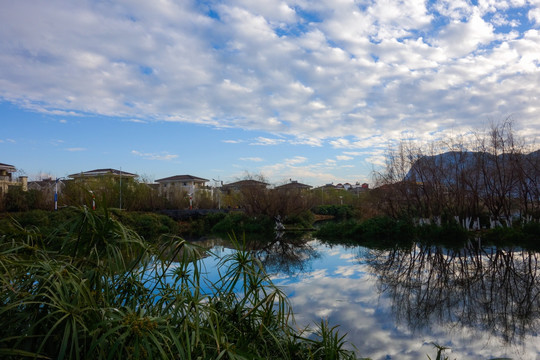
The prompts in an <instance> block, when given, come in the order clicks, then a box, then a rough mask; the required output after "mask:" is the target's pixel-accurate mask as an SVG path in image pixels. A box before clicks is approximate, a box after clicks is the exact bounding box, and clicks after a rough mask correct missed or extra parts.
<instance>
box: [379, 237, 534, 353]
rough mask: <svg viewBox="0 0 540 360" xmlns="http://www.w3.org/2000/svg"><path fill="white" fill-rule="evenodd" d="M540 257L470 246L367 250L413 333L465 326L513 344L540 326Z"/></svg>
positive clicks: (399, 315) (382, 288)
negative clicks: (539, 273)
mask: <svg viewBox="0 0 540 360" xmlns="http://www.w3.org/2000/svg"><path fill="white" fill-rule="evenodd" d="M538 255H539V254H538V253H536V252H533V251H527V250H523V249H518V248H496V247H481V246H478V244H477V243H476V242H470V243H469V244H468V245H467V246H465V247H464V248H462V249H446V248H443V247H440V246H430V245H416V246H414V247H413V248H412V249H406V250H405V249H393V250H371V251H370V256H369V264H370V266H371V268H372V269H373V271H374V273H375V274H377V276H378V277H379V290H380V291H381V292H384V293H387V294H389V296H390V297H391V299H392V302H393V305H392V312H393V313H394V314H395V316H396V321H397V322H406V324H407V325H408V326H409V327H410V329H411V330H413V331H414V330H419V329H424V328H429V327H430V325H433V324H436V323H437V324H442V325H447V326H448V327H449V328H451V327H455V330H456V331H457V330H459V329H460V328H461V327H463V326H465V327H469V328H471V329H477V330H479V331H487V332H488V333H491V334H492V335H494V336H497V337H501V338H502V339H503V341H504V342H506V343H517V342H522V341H523V340H524V338H525V337H526V336H527V335H532V334H534V333H535V331H536V329H538V325H540V324H539V317H540V283H539V281H538V271H539V270H538Z"/></svg>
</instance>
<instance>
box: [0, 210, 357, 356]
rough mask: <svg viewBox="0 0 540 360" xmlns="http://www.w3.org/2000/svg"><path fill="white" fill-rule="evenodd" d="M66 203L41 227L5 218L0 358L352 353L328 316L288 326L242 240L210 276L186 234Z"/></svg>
mask: <svg viewBox="0 0 540 360" xmlns="http://www.w3.org/2000/svg"><path fill="white" fill-rule="evenodd" d="M72 212H73V216H72V217H70V218H69V219H68V220H67V221H66V222H65V223H64V224H63V225H62V226H60V227H58V229H57V230H56V231H52V232H50V233H48V234H42V233H41V232H40V230H39V228H36V227H32V226H30V225H28V224H27V226H22V225H20V224H17V223H14V224H12V226H13V227H14V228H15V229H16V231H15V232H12V233H10V235H9V236H7V235H3V236H0V318H1V319H2V327H0V356H1V357H2V358H4V359H20V358H36V359H354V358H355V355H354V353H353V352H351V351H349V350H347V349H346V348H345V345H346V341H345V336H344V335H341V334H339V333H338V331H337V327H330V326H329V325H328V324H326V323H324V322H322V323H321V325H320V326H319V330H318V331H317V337H316V338H315V339H311V338H307V337H306V336H304V334H303V333H302V332H300V333H299V332H298V331H296V330H294V328H293V324H294V322H293V320H294V319H293V313H292V309H291V307H290V304H289V302H288V299H287V297H286V296H285V294H284V293H283V292H282V291H281V290H280V289H279V288H277V287H276V286H274V285H273V284H272V282H271V280H270V278H269V277H268V275H267V274H266V273H265V271H264V268H263V266H262V264H261V263H260V262H259V261H258V260H257V259H255V258H254V257H252V256H251V253H250V252H249V251H248V250H246V249H245V248H244V247H243V244H242V243H239V242H237V245H238V250H237V251H236V252H234V253H233V254H231V255H229V256H227V257H225V258H223V259H221V261H220V263H219V269H218V270H219V273H220V275H221V278H220V279H219V280H218V281H216V282H215V283H210V282H209V281H208V280H207V279H206V278H205V277H204V276H203V272H202V271H201V269H200V266H201V265H200V259H201V257H202V256H203V254H202V249H200V248H198V247H197V246H195V245H192V244H189V243H187V242H186V241H184V240H183V239H180V238H177V237H174V236H173V237H163V238H162V241H161V244H160V246H157V245H153V244H150V243H148V242H147V241H145V240H144V238H143V237H141V236H140V235H139V234H137V233H136V232H134V231H133V230H131V229H129V228H128V227H126V226H125V225H123V224H122V223H121V222H120V221H119V220H118V219H117V218H116V216H115V215H114V214H113V213H110V212H108V211H107V210H106V209H103V210H101V211H100V212H95V211H91V210H88V209H84V208H83V209H76V210H72ZM156 259H161V261H156ZM173 261H174V263H173ZM167 270H171V271H167ZM203 285H204V286H203ZM203 288H209V289H210V291H204V292H203V291H202V289H203Z"/></svg>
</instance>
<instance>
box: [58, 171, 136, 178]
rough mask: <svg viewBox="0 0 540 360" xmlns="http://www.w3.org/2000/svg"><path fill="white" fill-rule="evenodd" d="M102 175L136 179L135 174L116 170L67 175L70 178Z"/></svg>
mask: <svg viewBox="0 0 540 360" xmlns="http://www.w3.org/2000/svg"><path fill="white" fill-rule="evenodd" d="M104 175H118V176H120V175H122V176H127V177H136V176H137V174H132V173H129V172H127V171H121V170H116V169H95V170H90V171H84V172H82V171H81V172H79V173H75V174H71V175H68V177H70V178H78V177H93V176H104Z"/></svg>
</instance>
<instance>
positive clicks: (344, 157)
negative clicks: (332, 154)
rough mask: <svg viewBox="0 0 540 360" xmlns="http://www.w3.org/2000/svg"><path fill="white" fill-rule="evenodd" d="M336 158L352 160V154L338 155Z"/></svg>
mask: <svg viewBox="0 0 540 360" xmlns="http://www.w3.org/2000/svg"><path fill="white" fill-rule="evenodd" d="M336 159H338V160H340V161H347V160H352V159H354V158H353V157H352V156H349V155H338V156H336Z"/></svg>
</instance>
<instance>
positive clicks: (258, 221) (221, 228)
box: [212, 212, 275, 234]
mask: <svg viewBox="0 0 540 360" xmlns="http://www.w3.org/2000/svg"><path fill="white" fill-rule="evenodd" d="M274 226H275V223H274V221H273V220H272V219H270V217H268V216H264V215H260V216H255V217H249V216H247V215H246V214H244V213H243V212H230V213H229V214H227V215H226V216H225V217H224V218H223V219H222V220H220V221H219V222H218V223H217V224H215V225H214V226H213V227H212V232H213V233H217V234H231V233H237V234H238V233H249V234H268V233H272V232H273V231H274Z"/></svg>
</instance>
